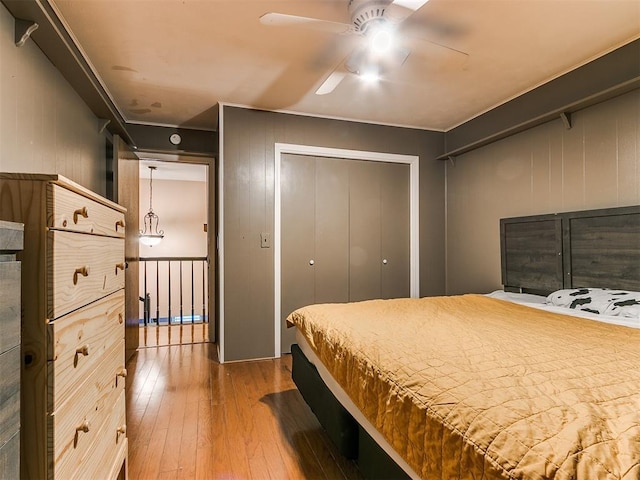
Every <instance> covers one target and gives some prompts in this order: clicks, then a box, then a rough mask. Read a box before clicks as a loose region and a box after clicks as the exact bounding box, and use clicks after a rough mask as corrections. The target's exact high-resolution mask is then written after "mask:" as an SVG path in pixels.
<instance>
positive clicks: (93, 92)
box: [2, 0, 132, 143]
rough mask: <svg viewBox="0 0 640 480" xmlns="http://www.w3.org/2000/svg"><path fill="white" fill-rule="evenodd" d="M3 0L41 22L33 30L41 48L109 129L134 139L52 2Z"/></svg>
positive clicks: (24, 16) (23, 15)
mask: <svg viewBox="0 0 640 480" xmlns="http://www.w3.org/2000/svg"><path fill="white" fill-rule="evenodd" d="M2 3H3V4H4V6H5V7H6V8H7V10H8V11H9V12H10V13H11V15H13V17H14V18H15V19H22V20H29V21H32V22H35V23H37V24H38V26H39V28H38V29H37V30H35V31H34V32H33V33H32V34H31V39H32V40H33V41H34V42H35V43H36V45H37V46H38V48H40V50H41V51H42V52H43V53H44V54H45V55H46V56H47V58H48V59H49V60H50V61H51V63H52V64H53V65H54V66H55V67H56V68H57V69H58V70H59V71H60V73H61V74H62V76H63V77H64V78H65V79H66V80H67V81H68V82H69V84H70V85H71V87H72V88H73V89H74V90H75V91H76V92H77V93H78V95H80V97H81V98H82V100H83V101H84V102H85V103H86V104H87V106H88V107H89V108H90V109H91V111H92V112H93V113H94V114H95V115H96V116H97V117H98V118H102V119H104V120H109V123H108V127H107V128H108V130H109V131H110V132H112V133H114V134H118V135H120V136H121V137H122V138H124V139H125V140H126V141H127V143H131V142H132V139H131V137H130V135H129V133H128V132H127V129H126V127H125V123H126V122H125V120H124V118H123V117H122V115H121V114H120V112H119V111H118V109H117V108H116V106H115V104H114V103H113V101H112V99H111V97H110V95H109V93H108V92H107V91H106V89H105V88H104V87H103V85H102V83H101V81H100V79H99V78H98V77H97V76H96V75H95V73H94V72H93V69H92V68H91V65H90V64H89V63H88V62H87V60H86V59H85V57H84V55H83V52H82V51H81V50H80V49H79V48H78V47H77V45H76V43H75V41H74V39H73V38H72V37H71V35H69V32H68V31H67V29H66V27H65V25H64V23H63V22H62V21H61V20H60V18H59V17H58V15H57V14H56V12H55V11H54V9H53V8H52V7H51V5H50V4H49V2H48V1H47V0H2Z"/></svg>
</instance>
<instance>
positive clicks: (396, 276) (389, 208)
mask: <svg viewBox="0 0 640 480" xmlns="http://www.w3.org/2000/svg"><path fill="white" fill-rule="evenodd" d="M378 168H379V169H380V178H381V182H380V209H381V210H380V251H381V257H382V265H381V275H380V297H381V298H402V297H409V296H410V295H411V273H410V270H411V269H410V261H411V259H410V252H411V242H410V232H411V226H410V225H411V223H410V221H411V219H410V211H411V209H410V198H411V195H410V191H409V187H410V170H409V165H407V164H402V163H380V164H379V167H378Z"/></svg>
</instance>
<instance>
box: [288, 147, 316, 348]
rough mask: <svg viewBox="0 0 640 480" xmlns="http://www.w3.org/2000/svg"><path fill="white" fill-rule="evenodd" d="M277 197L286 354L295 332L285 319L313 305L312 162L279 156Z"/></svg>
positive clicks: (293, 340) (313, 187)
mask: <svg viewBox="0 0 640 480" xmlns="http://www.w3.org/2000/svg"><path fill="white" fill-rule="evenodd" d="M280 182H281V183H280V194H281V227H280V232H281V239H282V240H281V252H282V259H281V292H282V293H281V314H282V319H281V347H282V352H289V351H290V349H291V344H292V343H294V342H295V329H293V328H287V325H286V321H285V319H286V318H287V315H289V314H290V313H291V312H292V311H294V310H296V309H297V308H300V307H303V306H305V305H309V304H312V303H314V299H315V292H314V290H315V287H314V285H315V279H314V275H315V273H314V266H312V265H309V261H310V260H312V259H314V256H315V249H314V245H315V159H314V158H312V157H305V156H301V155H283V157H282V163H281V178H280Z"/></svg>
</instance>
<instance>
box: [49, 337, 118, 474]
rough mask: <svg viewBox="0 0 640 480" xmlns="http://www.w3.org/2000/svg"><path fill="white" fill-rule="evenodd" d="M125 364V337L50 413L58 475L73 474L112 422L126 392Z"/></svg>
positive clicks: (54, 465)
mask: <svg viewBox="0 0 640 480" xmlns="http://www.w3.org/2000/svg"><path fill="white" fill-rule="evenodd" d="M123 368H124V340H122V341H121V342H119V343H117V344H116V345H114V346H113V348H112V349H111V350H110V351H109V352H107V354H106V355H105V358H104V360H103V361H102V362H100V364H99V365H98V366H97V368H96V369H95V370H94V371H93V372H92V373H91V375H90V376H89V377H88V378H87V379H86V382H84V383H83V384H82V385H81V386H80V388H79V389H78V391H77V392H75V393H74V395H73V396H71V397H70V398H69V399H68V400H67V401H66V402H65V403H63V404H62V406H61V407H60V408H59V409H58V410H55V411H54V412H53V414H52V415H51V416H50V417H49V427H50V428H51V430H50V432H51V435H52V438H53V445H52V447H53V469H54V476H55V477H56V478H71V477H72V476H73V472H75V471H76V469H77V467H78V465H79V464H80V463H81V461H82V459H83V458H84V457H85V456H86V455H87V454H88V452H89V451H90V449H91V448H92V445H94V444H95V442H96V441H97V440H98V438H99V437H100V436H101V435H102V434H103V433H101V432H102V430H103V428H104V427H103V426H104V425H106V424H108V423H109V422H110V420H111V417H110V415H111V414H112V413H113V406H114V405H115V404H116V401H117V400H118V398H119V397H120V395H121V394H122V393H123V392H124V384H125V379H124V378H122V377H120V376H118V373H119V372H121V371H122V369H123ZM114 436H115V432H114ZM87 478H88V477H87Z"/></svg>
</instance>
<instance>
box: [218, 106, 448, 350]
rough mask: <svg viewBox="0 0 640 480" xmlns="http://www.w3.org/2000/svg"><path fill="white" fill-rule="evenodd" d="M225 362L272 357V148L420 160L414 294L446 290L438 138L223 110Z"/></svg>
mask: <svg viewBox="0 0 640 480" xmlns="http://www.w3.org/2000/svg"><path fill="white" fill-rule="evenodd" d="M223 122H224V123H223V126H222V129H221V132H220V134H221V138H222V142H223V179H224V183H223V192H222V195H223V198H224V322H225V324H224V360H225V361H230V360H239V359H248V358H263V357H272V356H273V353H274V352H273V345H274V331H273V325H274V320H273V311H274V304H273V303H274V298H273V296H274V285H273V278H274V269H273V249H272V248H269V249H264V248H260V232H268V233H271V234H272V235H273V229H274V210H273V209H274V165H275V163H274V162H275V159H274V155H275V153H274V152H275V147H274V145H275V143H277V142H282V143H293V144H302V145H314V146H323V147H331V148H344V149H353V150H366V151H377V152H385V153H400V154H407V155H418V156H419V157H420V287H421V288H420V293H421V295H423V296H426V295H440V294H443V293H444V291H445V282H444V278H445V275H444V274H445V270H444V251H445V250H444V212H445V209H444V198H445V195H444V185H445V183H444V171H445V164H444V163H443V162H437V161H435V160H434V158H435V157H437V156H438V155H439V154H441V153H442V149H443V134H442V133H437V132H425V131H422V130H412V129H405V128H396V127H385V126H380V125H369V124H362V123H355V122H343V121H336V120H327V119H322V118H311V117H303V116H295V115H287V114H279V113H273V112H263V111H255V110H247V109H241V108H236V107H223Z"/></svg>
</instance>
